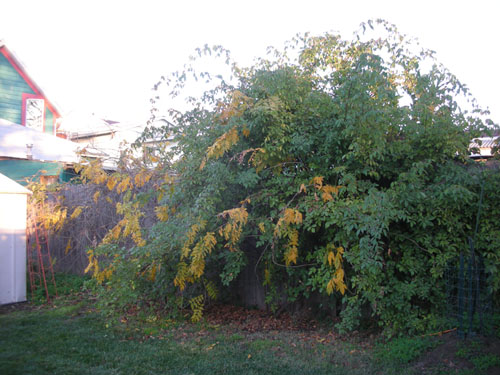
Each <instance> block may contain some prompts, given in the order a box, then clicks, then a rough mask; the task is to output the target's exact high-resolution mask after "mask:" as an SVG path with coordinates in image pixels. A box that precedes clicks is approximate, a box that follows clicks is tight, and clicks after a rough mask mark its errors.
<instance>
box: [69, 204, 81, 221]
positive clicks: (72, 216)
mask: <svg viewBox="0 0 500 375" xmlns="http://www.w3.org/2000/svg"><path fill="white" fill-rule="evenodd" d="M81 213H82V207H80V206H78V207H77V208H75V210H74V211H73V213H72V214H71V217H70V220H73V219H76V218H77V217H78V216H80V214H81Z"/></svg>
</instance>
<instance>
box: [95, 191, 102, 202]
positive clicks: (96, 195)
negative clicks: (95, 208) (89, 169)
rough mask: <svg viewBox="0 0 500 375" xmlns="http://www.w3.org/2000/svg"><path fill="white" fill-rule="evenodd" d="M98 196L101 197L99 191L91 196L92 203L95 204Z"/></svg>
mask: <svg viewBox="0 0 500 375" xmlns="http://www.w3.org/2000/svg"><path fill="white" fill-rule="evenodd" d="M100 196H101V192H100V191H99V190H98V191H96V192H95V193H94V196H93V199H94V203H97V200H98V199H99V197H100Z"/></svg>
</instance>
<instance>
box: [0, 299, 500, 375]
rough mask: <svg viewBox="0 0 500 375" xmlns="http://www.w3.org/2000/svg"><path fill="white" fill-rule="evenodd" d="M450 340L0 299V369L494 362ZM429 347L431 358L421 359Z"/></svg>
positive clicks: (284, 368)
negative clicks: (114, 313)
mask: <svg viewBox="0 0 500 375" xmlns="http://www.w3.org/2000/svg"><path fill="white" fill-rule="evenodd" d="M450 345H451V346H449V348H448V350H447V351H446V352H444V353H443V354H442V355H441V354H439V353H440V352H438V351H436V350H438V349H439V348H443V347H445V346H446V345H445V344H443V341H442V339H441V338H424V339H422V338H404V339H398V340H393V341H391V342H389V343H385V344H381V343H379V344H377V343H376V340H375V339H373V338H372V339H370V338H367V337H364V338H362V336H357V337H352V336H351V337H338V336H336V335H333V334H332V333H331V332H328V331H326V330H316V331H311V332H303V331H289V330H288V331H287V330H263V331H255V332H249V331H244V330H238V329H235V328H234V327H231V326H230V325H229V324H228V325H225V324H211V323H208V322H205V323H201V324H196V325H194V324H189V323H175V322H172V321H170V320H162V319H161V318H160V319H147V318H146V319H142V320H137V319H136V320H133V319H130V318H127V317H117V318H116V322H115V324H112V326H109V325H108V324H107V320H106V319H105V318H104V317H103V316H102V315H101V314H99V313H98V312H96V311H95V309H94V308H93V303H92V301H90V300H89V299H88V298H87V297H86V296H84V295H82V294H78V296H76V295H75V296H73V297H65V298H62V299H56V300H55V302H54V303H52V304H50V305H36V304H23V305H18V306H7V307H5V306H4V307H1V308H0V374H1V375H14V374H22V375H28V374H36V375H44V374H64V375H70V374H75V375H76V374H95V375H98V374H155V375H157V374H314V375H320V374H329V375H334V374H346V375H350V374H352V375H354V374H423V373H425V374H472V373H474V375H480V374H481V373H484V374H498V373H500V372H494V371H497V370H499V369H500V367H495V366H497V365H498V366H500V356H496V355H495V354H494V353H486V352H484V351H481V348H482V347H481V346H480V344H478V345H479V346H477V349H478V351H479V352H480V353H481V355H483V356H485V355H486V354H487V357H485V359H484V360H482V362H481V361H479V362H478V363H477V364H475V363H474V360H475V359H477V358H479V357H477V356H476V354H474V353H476V352H475V351H472V350H470V349H469V347H468V346H464V345H463V343H459V345H462V346H460V347H456V346H453V345H455V344H450ZM498 348H500V345H499V346H498ZM455 352H456V353H455ZM432 353H434V356H435V357H436V359H435V360H434V361H433V362H432V363H427V362H425V358H431V357H432V355H431V354H432ZM450 353H451V354H453V355H455V354H456V357H457V358H461V359H462V360H463V363H462V364H461V366H460V367H457V366H456V365H455V364H454V363H453V362H452V364H451V365H446V364H444V363H442V362H443V358H444V357H443V356H446V355H449V354H450ZM499 354H500V353H499ZM422 358H423V359H422ZM446 358H448V357H446ZM453 360H455V359H453ZM450 361H451V360H450ZM476 362H477V360H476ZM450 366H451V367H450ZM454 366H455V367H454ZM481 366H482V367H481ZM478 369H480V370H482V371H483V372H481V371H475V370H478ZM468 371H470V372H468Z"/></svg>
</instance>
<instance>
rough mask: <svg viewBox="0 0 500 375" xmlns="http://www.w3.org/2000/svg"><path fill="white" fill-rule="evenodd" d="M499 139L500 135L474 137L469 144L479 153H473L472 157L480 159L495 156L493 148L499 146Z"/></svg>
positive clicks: (470, 147)
mask: <svg viewBox="0 0 500 375" xmlns="http://www.w3.org/2000/svg"><path fill="white" fill-rule="evenodd" d="M499 139H500V137H481V138H474V139H473V140H472V141H471V142H470V144H469V149H476V150H478V151H479V153H472V154H471V158H474V159H478V158H485V157H486V158H488V157H491V156H493V154H492V149H493V147H495V146H497V142H498V140H499Z"/></svg>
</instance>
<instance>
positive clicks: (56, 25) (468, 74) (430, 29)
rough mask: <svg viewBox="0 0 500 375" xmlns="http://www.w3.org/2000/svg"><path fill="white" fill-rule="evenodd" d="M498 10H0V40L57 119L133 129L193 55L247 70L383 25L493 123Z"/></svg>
mask: <svg viewBox="0 0 500 375" xmlns="http://www.w3.org/2000/svg"><path fill="white" fill-rule="evenodd" d="M499 10H500V3H499V2H498V1H496V0H491V1H486V0H475V1H461V0H455V1H448V0H433V1H428V0H419V1H411V2H410V1H406V0H399V1H389V0H387V1H384V0H378V1H374V0H372V1H361V0H358V1H345V0H344V1H337V0H329V1H327V0H323V1H321V0H307V1H305V0H302V1H295V0H288V1H281V0H274V1H273V0H252V1H238V0H232V1H227V0H205V1H197V0H183V1H181V0H177V1H168V0H164V1H159V0H158V1H153V0H139V1H127V0H120V1H115V0H98V1H95V0H85V1H82V0H62V1H60V0H18V1H7V0H1V1H0V39H4V41H5V42H6V43H7V45H8V47H9V48H10V49H11V50H13V51H14V52H15V53H16V55H17V56H18V57H19V59H20V60H21V61H22V62H23V63H24V65H25V66H26V67H27V69H28V72H29V73H30V75H31V76H32V78H33V79H34V80H35V81H37V82H38V83H39V84H40V85H41V86H42V87H43V88H44V90H45V92H46V94H47V95H48V96H49V99H50V100H52V101H54V102H56V104H57V105H58V106H59V107H60V108H61V110H62V113H63V115H66V116H70V115H71V114H75V113H85V114H86V113H89V114H90V113H94V114H96V116H99V117H105V118H107V119H113V120H117V121H122V122H136V123H139V124H140V123H145V122H146V121H147V119H148V118H149V110H150V101H149V100H150V98H151V97H152V96H153V95H154V92H153V91H152V88H153V86H154V84H155V83H157V82H158V80H159V79H160V77H161V76H162V75H168V74H169V73H170V72H173V71H176V70H179V69H182V67H183V65H184V64H185V63H186V62H188V57H189V55H191V54H192V53H193V52H194V49H195V48H196V47H200V46H203V45H205V44H208V45H214V44H218V45H223V46H224V47H225V48H227V49H229V50H231V52H232V55H233V58H234V59H235V60H236V61H237V62H239V64H240V65H249V64H251V63H252V61H253V59H254V58H256V57H263V56H265V51H266V48H267V47H268V46H274V47H277V48H280V47H282V46H283V45H284V42H285V41H287V40H289V39H291V38H292V37H293V36H294V35H296V34H297V33H303V32H310V33H312V34H313V35H319V34H323V33H325V32H338V33H340V34H341V35H342V36H343V37H344V38H347V39H350V38H351V36H352V34H353V32H354V31H356V30H357V29H358V28H359V25H360V23H361V22H364V21H367V20H369V19H376V18H383V19H385V20H387V21H389V22H391V23H393V24H395V25H396V26H397V27H398V28H399V30H400V31H401V32H403V33H404V34H407V35H408V36H412V37H416V38H418V40H419V42H420V44H421V46H422V47H425V48H428V49H431V50H434V51H436V57H437V59H438V60H439V61H440V62H441V63H443V64H444V65H445V66H446V67H447V68H448V69H449V70H450V71H451V72H452V73H454V74H455V75H456V76H457V77H458V78H459V79H460V80H461V81H462V82H463V83H465V84H466V85H467V86H468V87H469V88H470V90H471V92H472V94H473V95H474V96H475V97H476V98H477V100H478V102H479V104H480V105H481V106H482V107H484V108H489V109H490V111H491V118H492V119H493V120H494V121H495V122H496V123H500V94H498V92H499V89H500V74H499V64H498V61H499V59H498V57H499V55H500V48H499V47H500V43H499V42H500V31H499V30H498V29H499V26H498V25H499V24H498V14H500V12H499ZM163 100H165V101H166V100H167V98H162V101H163Z"/></svg>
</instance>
